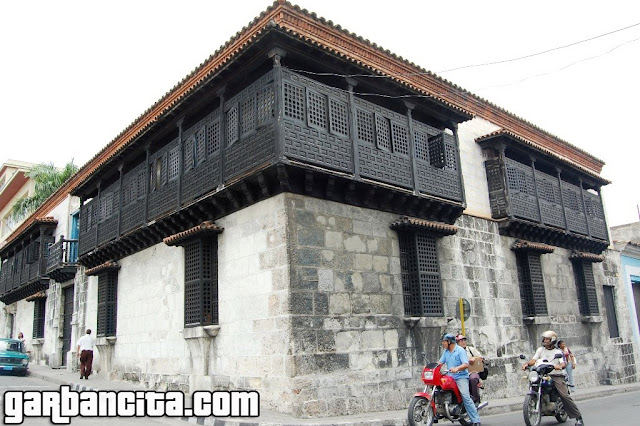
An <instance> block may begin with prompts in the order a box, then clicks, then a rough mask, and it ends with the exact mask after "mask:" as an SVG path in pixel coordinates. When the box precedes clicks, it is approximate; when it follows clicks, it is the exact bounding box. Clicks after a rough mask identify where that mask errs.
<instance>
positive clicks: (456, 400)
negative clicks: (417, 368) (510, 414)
mask: <svg viewBox="0 0 640 426" xmlns="http://www.w3.org/2000/svg"><path fill="white" fill-rule="evenodd" d="M421 377H422V381H423V382H424V384H425V385H426V386H425V388H424V391H422V392H418V393H416V394H415V395H414V396H413V398H412V399H411V403H410V404H409V426H417V425H427V426H431V425H432V424H433V422H434V420H436V419H438V420H439V419H444V418H446V419H449V420H451V422H455V421H458V422H460V424H461V425H462V426H468V425H471V419H470V418H469V415H468V414H467V410H466V409H465V408H464V404H463V403H462V395H460V391H459V390H458V385H457V384H456V381H455V380H454V379H453V377H451V376H450V375H449V370H447V369H446V365H444V364H439V363H437V362H432V363H429V364H427V365H426V367H424V369H423V370H422V376H421ZM477 404H478V405H477V409H478V410H480V409H482V408H484V407H486V406H487V404H488V402H483V403H480V401H478V402H477Z"/></svg>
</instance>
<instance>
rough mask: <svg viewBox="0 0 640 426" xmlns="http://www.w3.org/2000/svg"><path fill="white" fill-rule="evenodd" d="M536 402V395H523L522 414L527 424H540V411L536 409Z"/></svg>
mask: <svg viewBox="0 0 640 426" xmlns="http://www.w3.org/2000/svg"><path fill="white" fill-rule="evenodd" d="M537 402H538V398H537V395H527V396H525V397H524V402H523V403H522V415H523V416H524V423H525V424H526V425H527V426H540V420H541V419H542V413H541V412H540V410H536V403H537Z"/></svg>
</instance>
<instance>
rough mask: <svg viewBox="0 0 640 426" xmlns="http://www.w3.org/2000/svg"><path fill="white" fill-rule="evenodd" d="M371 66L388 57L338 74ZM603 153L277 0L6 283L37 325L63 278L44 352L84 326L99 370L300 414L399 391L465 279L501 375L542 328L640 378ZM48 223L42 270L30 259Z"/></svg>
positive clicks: (589, 374) (13, 252)
mask: <svg viewBox="0 0 640 426" xmlns="http://www.w3.org/2000/svg"><path fill="white" fill-rule="evenodd" d="M361 74H367V75H383V76H385V75H386V76H390V78H387V79H380V78H375V79H369V78H366V77H341V75H351V76H353V75H355V76H358V75H361ZM359 93H378V94H380V95H381V96H379V97H376V96H366V97H365V96H361V95H359ZM404 95H415V96H414V97H409V99H410V101H407V100H406V98H405V97H404ZM602 165H603V163H602V161H600V160H598V159H597V158H594V157H593V156H591V155H590V154H588V153H586V152H584V151H582V150H580V149H579V148H577V147H575V146H573V145H571V144H569V143H567V142H565V141H563V140H560V139H558V138H557V137H555V136H553V135H550V134H549V133H547V132H545V131H543V130H542V129H540V128H538V127H535V126H534V125H532V124H531V123H529V122H527V121H525V120H523V119H521V118H519V117H516V116H514V115H513V114H511V113H509V112H507V111H505V110H503V109H501V108H499V107H497V106H495V105H492V104H490V103H488V102H486V101H485V100H483V99H481V98H478V97H477V96H475V95H473V94H471V93H469V92H466V91H464V90H463V89H461V88H459V87H457V86H454V85H452V84H451V83H448V82H447V81H445V80H442V79H441V78H439V77H437V76H435V75H433V74H432V73H429V72H427V71H425V70H423V69H420V68H418V67H416V66H415V65H413V64H411V63H409V62H408V61H405V60H403V59H401V58H399V57H397V56H395V55H393V54H390V53H389V52H387V51H384V50H382V49H381V48H379V47H377V46H375V45H373V44H371V43H370V42H368V41H366V40H363V39H361V38H358V37H357V36H355V35H353V34H351V33H349V32H347V31H345V30H343V29H341V28H340V27H337V26H334V25H333V24H332V23H331V22H330V21H325V20H323V19H320V18H317V17H316V16H315V15H314V14H310V13H308V12H306V11H303V10H301V9H299V8H298V7H294V6H291V5H290V4H288V3H285V2H280V1H278V2H276V3H274V5H273V6H271V7H270V8H268V9H267V10H266V11H265V12H263V13H262V14H261V15H260V16H258V17H257V18H256V19H255V20H254V21H253V22H251V23H250V25H249V26H248V27H246V28H245V29H243V30H242V32H240V33H238V34H237V35H236V36H235V37H234V38H233V39H231V40H230V41H229V42H228V43H227V44H225V45H224V46H223V47H222V48H221V49H220V50H219V51H217V52H216V53H215V54H214V55H213V56H211V57H210V58H209V59H208V60H207V61H205V62H204V63H203V64H202V65H201V66H200V67H198V68H197V69H196V70H195V71H194V72H193V73H191V74H190V75H189V76H187V77H186V78H185V79H184V80H183V81H182V82H180V83H179V84H178V85H177V86H176V87H174V88H173V89H172V90H171V91H170V92H169V93H168V94H167V95H166V96H165V97H163V98H162V99H161V100H160V101H158V102H157V103H156V104H154V105H153V106H152V107H151V108H150V109H149V110H148V111H147V112H145V114H144V115H143V116H141V117H139V118H138V119H137V120H136V121H135V122H134V123H133V124H132V125H131V126H130V127H128V128H127V129H125V131H123V132H122V133H121V134H120V135H119V136H118V137H117V138H116V139H115V140H114V141H112V142H111V143H110V144H109V145H108V146H107V147H105V148H104V149H103V150H102V151H100V152H99V153H98V154H97V155H96V156H95V157H94V158H93V159H92V160H91V161H90V162H89V163H88V164H87V165H85V166H84V167H83V168H82V169H81V170H80V171H79V172H78V173H77V174H76V175H75V176H74V177H73V178H72V179H71V180H70V181H69V182H68V183H67V184H65V186H64V187H63V188H62V189H61V190H59V191H58V193H57V194H56V195H55V196H53V197H52V198H50V199H49V200H48V201H47V202H46V203H45V205H43V206H42V207H41V208H40V209H38V211H37V212H36V213H35V214H34V215H33V217H32V218H31V219H30V220H28V221H27V222H25V223H24V224H23V225H22V226H21V227H20V228H18V229H17V230H16V231H15V232H14V234H13V235H12V237H11V238H10V240H9V242H8V245H7V246H6V247H5V248H4V249H2V250H0V256H1V257H2V261H3V268H2V276H1V277H0V278H1V281H0V300H2V301H3V302H4V303H7V304H12V305H14V304H15V305H17V311H18V319H17V321H20V322H21V323H22V322H24V324H27V323H28V322H29V321H35V319H36V318H40V317H39V316H38V315H40V314H39V313H38V312H39V311H37V310H35V309H31V310H29V308H28V307H27V305H28V303H29V302H25V299H27V298H34V294H35V295H36V296H35V297H42V296H43V295H44V296H46V297H47V299H46V306H45V309H44V333H43V334H44V339H43V340H42V341H41V342H40V341H39V342H38V343H39V344H41V348H40V352H39V356H40V358H39V359H41V360H42V361H43V362H47V363H48V364H49V365H52V366H58V365H61V364H62V363H64V362H67V361H66V360H67V359H68V360H73V359H75V357H74V356H73V355H74V354H73V350H74V348H73V346H74V345H72V344H71V342H73V341H74V340H75V339H76V338H77V337H79V336H80V333H81V330H83V329H85V328H86V327H90V328H92V329H95V330H96V331H97V337H98V342H97V347H98V356H97V359H96V366H97V370H98V371H99V372H100V374H107V375H109V376H111V377H113V378H120V379H124V380H134V381H140V382H143V383H145V384H146V385H148V386H151V387H154V388H157V389H180V390H184V391H186V392H193V391H194V390H198V389H207V390H214V389H215V390H220V389H255V390H258V391H260V394H261V403H262V406H263V407H264V408H270V409H273V410H277V411H281V412H286V413H290V414H292V415H294V416H297V417H322V416H330V415H340V414H346V413H358V412H369V411H380V410H387V409H401V408H405V407H406V406H407V403H408V401H409V399H410V397H411V394H412V393H413V392H414V391H415V389H416V388H417V387H419V386H420V379H419V376H420V371H421V369H422V366H423V362H424V358H425V357H426V358H427V359H435V358H436V357H439V354H440V351H441V346H440V337H441V335H442V333H443V332H445V331H458V330H459V328H460V322H459V321H458V320H457V319H456V318H455V317H456V306H458V299H459V297H464V298H466V299H467V300H468V301H469V305H470V318H469V319H468V320H467V321H466V330H467V334H468V335H469V336H470V339H471V340H472V341H473V343H474V346H476V347H477V348H478V349H479V350H481V351H482V352H483V353H485V354H486V355H487V358H488V360H489V361H490V362H491V374H492V378H491V380H488V381H487V382H486V385H487V392H488V393H489V394H490V395H489V397H491V396H495V397H505V396H511V395H513V393H514V392H517V391H524V383H522V381H521V373H520V372H519V370H518V366H519V365H520V364H521V362H520V360H519V359H518V355H520V354H521V353H526V354H527V355H531V354H532V353H533V351H534V350H535V348H536V347H537V346H538V345H539V343H540V337H539V336H540V333H541V332H542V331H544V330H546V329H554V330H556V331H557V332H558V334H559V335H560V336H562V338H564V339H565V340H567V341H568V342H569V344H570V346H571V347H572V349H573V350H574V351H575V352H576V354H577V356H578V357H579V359H580V362H581V365H583V366H584V368H580V369H578V370H576V374H577V377H576V378H577V380H578V382H579V383H580V386H589V385H597V384H600V383H605V382H607V381H612V380H615V381H617V382H627V381H635V380H636V379H637V374H636V361H635V356H636V353H635V352H634V349H633V346H632V344H631V341H630V339H629V338H628V336H630V335H631V325H630V322H629V318H628V317H627V316H626V315H621V314H620V313H622V312H624V310H625V309H626V306H627V296H626V293H625V291H624V289H622V283H621V280H620V276H619V272H618V271H619V269H620V266H619V265H620V257H619V254H618V253H617V252H615V251H611V250H608V249H607V247H608V246H609V238H608V234H607V224H606V221H605V217H604V209H603V204H602V199H601V198H600V189H601V187H602V186H603V185H606V184H608V183H609V182H608V181H607V180H606V179H604V178H602V177H601V176H600V171H601V168H602ZM69 192H71V193H72V194H73V195H75V196H77V197H78V199H79V201H78V202H76V203H77V205H79V206H81V207H80V230H79V238H78V240H79V243H78V244H79V245H78V249H77V250H78V256H79V257H78V261H79V263H80V264H81V266H80V267H78V268H77V270H74V269H73V268H74V267H75V266H76V264H75V263H74V262H67V261H66V258H64V257H62V253H64V252H65V251H64V247H65V244H67V243H66V242H65V240H64V239H63V240H61V239H60V238H61V235H68V229H70V228H72V226H71V225H69V223H71V219H69V217H70V214H71V212H72V209H71V208H70V207H69V205H70V204H71V205H76V204H74V200H76V198H71V199H70V198H68V194H69ZM56 220H57V224H56V223H54V221H56ZM53 239H55V241H56V242H55V245H54V246H57V245H59V246H60V247H61V250H60V254H56V255H55V256H53V255H52V254H51V253H53V252H47V251H43V250H40V251H39V252H38V253H39V256H41V258H44V257H46V259H47V265H48V266H47V270H46V274H40V275H39V276H38V277H37V279H35V281H34V280H32V279H31V278H27V279H23V278H22V277H23V276H24V275H23V274H24V270H25V268H26V266H25V263H24V261H23V260H22V259H24V258H25V256H26V258H27V259H30V258H32V257H29V256H33V253H35V252H37V250H35V249H30V247H34V244H35V242H37V241H40V244H41V245H40V247H42V242H48V241H52V240H53ZM36 246H37V245H36ZM34 250H35V251H34ZM72 250H73V249H71V248H67V249H66V253H68V252H71V251H72ZM29 253H31V255H30V254H29ZM56 253H58V252H56ZM40 272H42V271H40ZM21 274H22V275H21ZM44 275H47V276H48V277H49V278H51V279H50V280H49V281H47V280H45V279H41V278H44ZM28 276H30V275H28ZM34 283H35V284H34ZM612 295H614V296H615V297H611V296H612ZM36 300H38V299H36ZM39 300H41V299H39ZM22 310H24V311H25V312H26V314H24V315H22V314H20V312H21V311H22ZM611 312H618V315H617V322H616V323H615V330H614V325H612V323H611V322H610V321H605V320H604V318H605V317H607V315H608V314H610V313H611ZM29 313H31V314H32V315H31V317H29ZM614 317H615V316H614ZM61 329H62V332H61V331H60V330H61ZM66 330H68V331H66ZM614 331H615V332H614ZM614 334H616V335H617V336H619V337H615V338H614V339H612V337H614ZM60 336H62V338H60ZM629 351H631V356H626V355H627V354H628V353H629ZM613 360H619V361H618V362H613ZM68 365H69V366H70V367H71V362H68ZM363 395H367V396H368V398H363V397H362V396H363Z"/></svg>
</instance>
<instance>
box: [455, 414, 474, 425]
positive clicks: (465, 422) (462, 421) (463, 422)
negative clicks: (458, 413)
mask: <svg viewBox="0 0 640 426" xmlns="http://www.w3.org/2000/svg"><path fill="white" fill-rule="evenodd" d="M458 422H460V424H461V425H462V426H471V425H472V424H473V423H471V419H470V418H469V414H467V413H464V415H463V416H462V417H460V418H459V419H458Z"/></svg>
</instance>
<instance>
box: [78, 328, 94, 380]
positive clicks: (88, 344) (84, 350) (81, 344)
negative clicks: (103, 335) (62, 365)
mask: <svg viewBox="0 0 640 426" xmlns="http://www.w3.org/2000/svg"><path fill="white" fill-rule="evenodd" d="M93 344H94V341H93V337H91V329H90V328H87V334H85V335H84V336H82V337H81V338H80V339H79V340H78V357H79V358H80V379H82V378H84V379H85V380H86V379H88V378H89V375H90V374H91V365H92V364H93Z"/></svg>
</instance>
